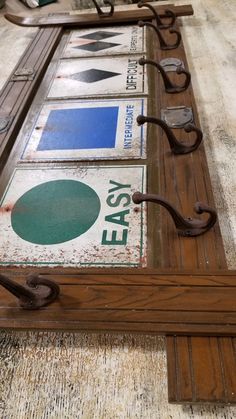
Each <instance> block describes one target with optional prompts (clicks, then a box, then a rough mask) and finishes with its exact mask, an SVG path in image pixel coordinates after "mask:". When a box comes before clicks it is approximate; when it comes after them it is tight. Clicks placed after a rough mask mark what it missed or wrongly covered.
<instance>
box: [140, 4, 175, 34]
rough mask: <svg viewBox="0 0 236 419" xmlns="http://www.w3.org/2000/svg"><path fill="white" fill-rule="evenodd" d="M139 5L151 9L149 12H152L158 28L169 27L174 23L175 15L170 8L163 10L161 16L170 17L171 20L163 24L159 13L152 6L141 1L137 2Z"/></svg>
mask: <svg viewBox="0 0 236 419" xmlns="http://www.w3.org/2000/svg"><path fill="white" fill-rule="evenodd" d="M141 7H147V8H148V9H149V10H151V12H152V13H153V16H154V18H155V20H156V24H157V26H158V28H159V29H168V28H171V26H173V25H174V24H175V21H176V15H175V13H174V12H172V10H170V9H166V10H165V16H163V17H164V19H165V18H171V22H170V23H168V24H164V23H163V22H162V20H161V18H160V16H159V14H158V13H157V11H156V9H155V7H153V6H152V5H151V4H149V3H143V2H142V1H140V2H139V3H138V8H141Z"/></svg>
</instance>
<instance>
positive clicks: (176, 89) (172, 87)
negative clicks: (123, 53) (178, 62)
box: [139, 58, 191, 93]
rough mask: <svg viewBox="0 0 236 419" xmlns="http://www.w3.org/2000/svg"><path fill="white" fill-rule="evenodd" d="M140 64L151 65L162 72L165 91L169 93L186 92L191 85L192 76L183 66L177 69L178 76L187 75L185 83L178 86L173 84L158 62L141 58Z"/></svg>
mask: <svg viewBox="0 0 236 419" xmlns="http://www.w3.org/2000/svg"><path fill="white" fill-rule="evenodd" d="M139 64H140V65H145V64H150V65H152V66H153V67H155V68H157V70H159V71H160V74H161V76H162V79H163V82H164V86H165V91H166V92H167V93H180V92H183V91H184V90H186V89H187V88H188V86H189V84H190V81H191V74H190V73H189V72H188V71H186V70H184V69H183V68H182V67H181V66H179V67H177V68H176V71H175V72H176V73H177V74H184V75H185V81H184V83H183V84H182V85H180V86H178V85H176V84H174V83H172V81H171V80H170V78H169V77H168V76H167V74H166V72H165V70H164V68H163V67H162V66H161V65H160V64H159V63H157V62H156V61H153V60H146V59H145V58H140V60H139Z"/></svg>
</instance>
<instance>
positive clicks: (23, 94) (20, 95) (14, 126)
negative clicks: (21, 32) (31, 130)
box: [0, 28, 62, 172]
mask: <svg viewBox="0 0 236 419" xmlns="http://www.w3.org/2000/svg"><path fill="white" fill-rule="evenodd" d="M61 34H62V29H61V28H47V29H40V30H39V32H38V33H37V35H36V36H35V38H34V39H33V41H32V42H31V44H30V45H29V47H28V48H27V50H26V51H25V53H24V54H23V56H22V58H21V59H20V61H19V63H18V64H17V66H16V67H15V69H14V70H13V72H12V74H11V76H10V77H9V80H8V81H7V82H6V83H5V85H4V86H3V88H2V90H1V94H0V107H1V110H0V115H3V116H10V117H11V118H12V122H11V124H10V126H9V128H8V129H7V130H6V131H4V132H3V133H0V172H1V171H2V169H3V167H4V164H5V163H6V160H7V158H8V156H9V153H10V151H11V148H12V146H13V144H14V141H15V140H16V136H17V134H18V132H19V129H20V127H21V125H22V123H23V121H24V118H25V116H26V114H27V111H28V109H29V106H30V104H31V101H32V98H33V97H34V94H35V89H36V88H37V87H38V85H39V83H40V81H41V80H42V77H43V75H44V72H45V70H46V68H47V66H48V63H49V61H50V59H51V57H52V55H53V52H54V51H55V48H56V46H57V44H58V42H59V39H60V37H61ZM22 68H32V69H33V70H34V71H35V75H34V78H33V80H26V81H11V77H12V76H13V75H14V73H15V71H16V70H19V69H22Z"/></svg>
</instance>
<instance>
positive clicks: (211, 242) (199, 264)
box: [153, 24, 236, 403]
mask: <svg viewBox="0 0 236 419" xmlns="http://www.w3.org/2000/svg"><path fill="white" fill-rule="evenodd" d="M175 26H176V27H177V29H179V27H178V24H177V25H175ZM165 32H166V33H165V36H166V40H167V41H169V42H171V41H172V40H173V35H170V34H168V31H165ZM153 42H154V45H155V44H156V43H157V42H156V38H154V37H153ZM153 50H154V51H155V55H154V58H155V59H157V60H158V61H159V60H160V59H163V58H167V57H176V58H180V59H181V60H182V61H183V62H184V64H185V68H186V69H187V70H188V63H187V58H186V54H185V51H184V47H183V44H182V46H180V48H178V49H176V50H173V51H160V49H158V48H157V47H155V46H153ZM172 77H173V75H172ZM178 77H179V76H177V75H176V76H174V77H173V80H174V82H176V83H178V82H179V79H178ZM209 77H210V74H209ZM156 91H157V92H158V93H157V101H156V104H157V114H156V115H157V116H160V109H161V108H162V107H168V106H179V105H183V104H184V105H185V106H191V107H192V108H193V111H194V121H195V124H196V125H197V126H198V127H200V124H199V119H198V112H197V107H196V103H195V99H194V95H193V88H192V85H190V86H189V87H188V89H187V91H186V92H183V93H179V94H177V95H169V94H166V93H165V92H164V87H163V82H162V80H161V78H160V77H158V76H157V75H156ZM158 95H161V97H162V100H161V104H160V101H159V102H158ZM175 133H176V134H177V135H180V134H181V137H182V138H183V140H184V141H188V136H187V135H186V134H184V132H183V130H178V129H175ZM153 135H154V134H153ZM155 135H156V136H157V138H158V152H157V153H158V161H159V163H160V168H159V173H160V185H159V186H160V192H159V193H161V194H162V195H164V196H165V197H166V199H169V200H172V203H173V204H174V205H176V206H177V207H178V208H181V210H183V211H184V212H185V213H187V212H188V213H190V214H191V211H192V202H195V201H203V202H207V203H208V204H209V205H210V206H212V207H214V206H215V205H214V198H213V192H212V188H211V179H210V175H209V171H208V166H207V159H206V155H205V150H204V141H207V137H205V135H204V133H203V135H204V137H203V143H202V144H201V145H200V147H199V149H198V150H197V151H195V152H194V153H192V154H191V156H189V158H186V157H187V156H173V155H171V153H170V152H169V149H168V144H166V141H165V138H164V134H163V131H161V130H160V129H158V128H156V129H155ZM160 217H162V250H163V253H162V257H161V258H160V259H159V260H160V263H161V264H162V267H165V268H169V269H180V270H181V269H196V270H198V269H205V270H206V271H208V270H215V269H219V270H221V269H227V263H226V258H225V253H224V246H223V242H222V238H221V233H220V229H219V225H218V224H216V225H215V226H214V228H213V229H212V230H211V231H209V232H208V233H207V234H206V235H205V236H202V237H198V238H197V239H193V240H192V239H191V240H186V239H184V238H181V237H178V238H177V237H174V235H173V228H172V225H171V223H170V221H169V220H168V219H167V217H165V214H164V213H163V212H162V210H161V211H160ZM165 249H168V254H166V250H165ZM222 292H224V291H223V290H222ZM219 317H221V314H219ZM183 335H184V333H183ZM167 366H168V395H169V401H170V402H172V403H198V402H201V403H202V402H208V403H236V378H235V376H236V374H235V371H236V339H235V338H232V337H225V338H221V337H218V338H216V337H195V336H189V337H187V336H167Z"/></svg>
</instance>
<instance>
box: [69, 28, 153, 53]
mask: <svg viewBox="0 0 236 419" xmlns="http://www.w3.org/2000/svg"><path fill="white" fill-rule="evenodd" d="M144 34H145V28H140V27H139V26H137V25H135V26H109V27H107V26H106V27H99V28H96V29H94V28H93V29H86V30H75V31H71V34H70V36H69V39H68V43H67V44H66V47H65V50H64V52H63V58H72V57H94V56H102V55H106V56H107V55H116V54H137V53H144V52H146V47H145V35H144Z"/></svg>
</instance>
